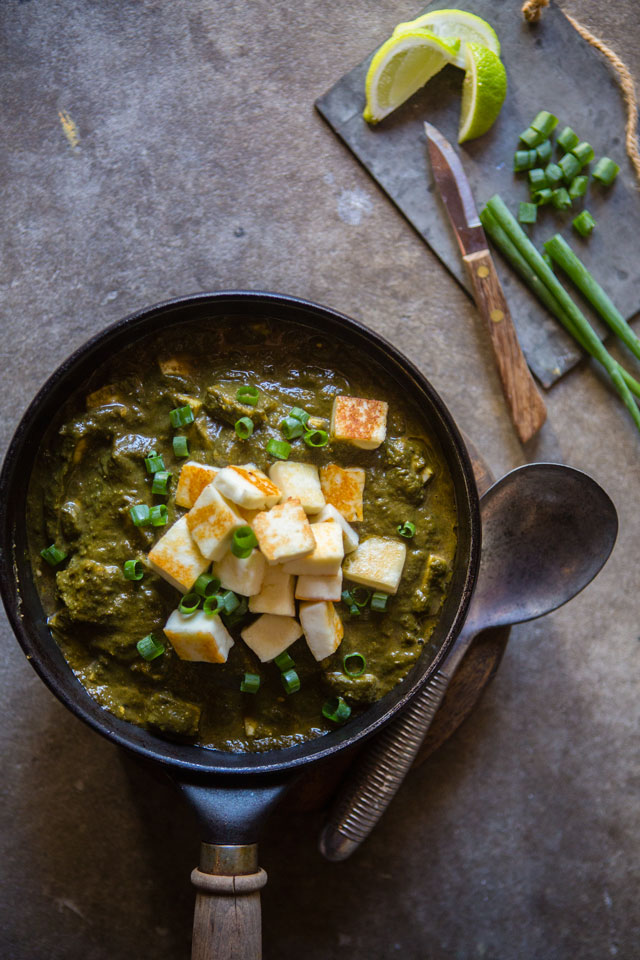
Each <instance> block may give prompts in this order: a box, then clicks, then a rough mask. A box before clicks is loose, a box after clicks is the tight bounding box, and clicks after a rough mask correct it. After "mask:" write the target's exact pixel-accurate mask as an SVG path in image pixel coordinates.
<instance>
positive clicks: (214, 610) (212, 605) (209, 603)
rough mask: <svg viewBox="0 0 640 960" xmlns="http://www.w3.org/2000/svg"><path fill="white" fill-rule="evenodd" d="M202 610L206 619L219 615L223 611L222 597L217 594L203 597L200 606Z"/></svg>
mask: <svg viewBox="0 0 640 960" xmlns="http://www.w3.org/2000/svg"><path fill="white" fill-rule="evenodd" d="M202 609H203V610H204V612H205V613H206V615H207V616H208V617H213V616H214V615H215V614H218V613H220V611H221V610H223V609H224V607H223V606H222V597H221V596H220V595H219V594H214V595H213V596H211V597H205V598H204V602H203V604H202Z"/></svg>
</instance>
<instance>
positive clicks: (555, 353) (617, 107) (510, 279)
mask: <svg viewBox="0 0 640 960" xmlns="http://www.w3.org/2000/svg"><path fill="white" fill-rule="evenodd" d="M453 5H454V4H453V3H452V0H435V2H434V3H432V4H430V5H429V7H428V8H426V9H429V10H436V9H442V8H449V7H451V6H453ZM458 5H459V6H460V7H461V8H463V9H465V10H468V11H469V12H471V13H475V14H477V15H478V16H481V17H483V18H484V19H486V20H488V21H489V23H491V24H492V26H493V27H494V29H495V30H496V32H497V33H498V36H499V38H500V42H501V46H502V53H501V56H502V59H503V61H504V64H505V67H506V69H507V75H508V85H509V87H508V93H507V98H506V100H505V104H504V106H503V108H502V111H501V113H500V116H499V118H498V120H497V121H496V123H495V124H494V126H493V128H492V129H491V130H490V131H489V132H488V133H487V134H485V135H484V136H483V137H480V138H479V139H477V140H471V141H469V142H468V143H465V144H463V145H462V146H459V147H457V149H458V150H459V153H460V156H461V158H462V163H463V166H464V168H465V171H466V173H467V175H468V177H469V181H470V183H471V188H472V190H473V192H474V196H475V199H476V203H477V205H478V208H480V207H481V206H482V205H483V204H484V203H485V202H486V201H487V200H488V199H489V197H491V196H492V195H493V194H494V193H500V194H501V196H502V197H503V199H504V200H505V202H506V203H507V205H508V206H509V207H510V209H511V210H512V211H515V210H517V205H518V202H519V201H520V200H527V199H529V198H528V190H527V186H526V181H525V179H524V177H523V175H522V174H519V175H515V174H514V173H513V172H512V158H513V154H514V152H515V150H516V149H517V148H518V135H519V133H520V132H521V131H522V130H524V129H525V128H526V127H527V126H528V125H529V122H530V121H531V120H532V119H533V117H534V116H535V114H536V113H537V112H538V110H541V109H545V110H550V111H551V112H552V113H554V114H555V115H556V116H557V117H559V119H560V123H559V125H558V130H559V129H561V127H562V126H564V125H565V124H569V125H570V126H571V127H572V128H573V129H574V130H575V131H576V133H578V134H579V135H580V137H581V139H584V140H588V141H589V143H591V144H592V146H593V148H594V150H595V152H596V159H597V158H598V157H600V156H602V155H603V154H604V155H607V156H611V157H612V158H613V159H614V160H615V161H616V162H617V163H618V164H619V165H620V168H621V170H620V173H619V175H618V178H617V180H616V181H615V184H614V186H613V187H612V188H610V189H609V190H607V189H606V188H602V187H599V185H598V184H597V183H595V182H590V185H589V190H588V193H587V197H586V202H585V203H584V204H583V203H582V202H580V201H578V202H577V203H574V206H573V208H572V210H571V211H569V212H568V213H560V212H558V211H556V210H551V209H549V208H547V207H545V208H543V210H541V211H540V215H539V222H538V223H537V224H536V225H535V226H534V227H532V228H530V236H531V239H532V240H533V241H534V243H536V244H537V245H538V246H540V245H541V243H542V241H543V240H546V239H547V238H548V237H550V236H552V235H553V234H554V233H556V232H560V233H562V234H563V236H564V237H565V239H567V240H568V241H569V242H570V243H571V245H572V246H573V247H574V249H575V250H576V252H577V253H578V256H580V257H581V259H582V260H583V261H584V263H585V264H586V266H587V267H588V268H589V269H590V270H592V272H593V273H594V276H595V277H596V278H597V279H598V280H599V281H600V282H601V283H602V285H603V286H604V287H605V289H606V290H607V292H608V293H609V296H610V297H611V298H612V300H613V301H614V303H615V304H616V306H617V307H618V309H619V310H620V312H621V313H622V314H623V315H624V316H625V317H626V318H627V319H630V318H631V317H632V316H633V314H634V313H636V312H637V310H638V309H640V269H639V268H638V265H639V264H640V239H639V238H640V192H639V191H638V190H637V188H636V180H635V177H634V173H633V170H632V168H631V164H630V163H629V161H628V159H627V156H626V153H625V149H624V125H625V111H624V105H623V101H622V96H621V93H620V90H619V88H618V86H617V83H616V81H615V78H614V75H613V73H612V71H611V68H610V67H609V65H608V64H607V62H606V60H605V59H604V58H603V57H602V56H601V55H600V54H599V53H598V52H597V51H596V50H594V48H593V47H591V46H590V45H589V44H588V43H587V42H586V40H583V39H582V37H580V35H579V34H578V33H576V31H575V30H574V28H573V27H572V26H571V24H570V23H569V21H568V20H567V19H566V18H565V17H564V16H563V14H562V12H561V11H560V10H559V8H558V7H555V6H553V5H551V6H550V7H549V8H547V9H546V10H545V11H544V13H543V17H542V20H541V21H540V23H539V24H536V25H530V24H527V23H525V21H524V20H523V18H522V15H521V12H520V7H521V3H520V0H465V2H464V3H460V4H458ZM422 12H425V10H418V9H416V11H415V13H414V14H412V13H411V12H410V11H407V16H406V17H404V19H407V20H408V19H411V17H412V16H416V17H417V16H418V15H419V14H420V13H422ZM385 39H386V38H385V37H380V43H382V42H383V41H384V40H385ZM374 52H375V51H372V54H371V56H373V53H374ZM371 56H369V57H368V58H367V59H366V60H365V61H364V62H363V63H361V64H359V65H358V66H357V67H355V68H354V69H353V70H351V71H350V73H348V74H346V76H344V77H343V78H342V79H341V80H339V81H338V83H336V84H335V86H334V87H332V88H331V89H330V90H329V91H328V92H327V93H325V94H324V96H322V97H320V98H319V99H318V100H317V101H316V107H317V109H318V111H319V112H320V114H321V115H322V116H323V117H324V119H325V120H326V121H327V122H328V123H329V124H330V126H331V127H332V128H333V130H334V131H335V132H336V133H337V134H338V136H339V137H341V138H342V140H343V141H344V142H345V143H346V145H347V146H348V147H349V148H350V149H351V150H352V151H353V153H354V154H355V156H356V157H357V158H358V160H360V162H361V163H362V164H364V166H365V167H366V168H367V170H368V171H369V173H370V174H371V175H372V177H373V178H374V179H375V180H376V181H377V182H378V184H379V185H380V186H381V187H382V189H383V190H384V191H385V192H386V193H387V194H388V196H389V197H390V198H391V200H393V202H394V203H395V204H396V206H397V207H398V208H399V209H400V210H401V211H402V213H403V214H404V215H405V217H406V218H407V219H408V220H409V222H410V223H411V224H412V225H413V226H414V227H415V229H416V230H417V231H418V233H419V234H420V236H421V237H423V239H424V240H426V242H427V243H428V244H429V246H430V247H431V249H432V250H433V251H434V253H436V255H437V256H438V257H439V258H440V260H441V261H442V262H443V263H444V264H445V266H446V267H447V268H448V269H449V270H450V271H451V273H452V274H453V276H454V277H455V278H456V279H457V280H458V282H459V283H460V284H461V285H462V286H463V287H464V288H465V289H466V290H467V292H468V293H470V288H469V284H468V280H467V277H466V274H465V271H464V267H463V264H462V261H461V258H460V254H459V250H458V247H457V244H456V242H455V239H454V236H453V234H452V232H451V229H450V226H449V222H448V220H447V217H446V214H445V212H444V209H443V208H442V205H441V201H440V198H439V196H438V194H437V191H434V184H433V179H432V177H431V170H430V167H429V162H428V157H427V152H426V143H425V137H424V131H423V127H422V121H423V120H425V119H428V120H429V121H430V122H431V123H433V124H435V126H436V127H437V128H438V129H439V130H441V131H442V133H443V134H444V135H445V137H447V139H448V140H450V142H451V143H452V144H456V143H457V131H458V122H459V114H460V90H461V83H462V77H463V73H462V71H461V70H458V69H456V68H455V67H451V66H447V67H445V68H444V70H442V71H441V72H440V73H439V74H437V75H436V76H435V77H434V78H433V79H432V80H430V81H429V83H428V84H427V85H426V86H425V87H423V88H422V90H419V91H418V92H417V93H416V94H415V95H414V96H413V97H412V98H411V99H410V100H409V101H408V102H407V103H405V104H403V106H402V107H400V108H399V109H398V110H396V111H395V112H394V113H392V114H391V115H390V116H388V117H386V118H385V119H384V120H383V121H382V122H381V123H379V124H378V125H377V126H375V127H370V126H368V124H366V123H365V122H364V120H363V119H362V110H363V107H364V103H365V97H364V80H365V76H366V72H367V69H368V66H369V62H370V60H371ZM592 166H593V164H592ZM583 206H587V207H588V209H589V210H590V211H591V213H592V214H593V216H594V217H595V220H596V222H597V227H596V229H595V230H594V232H593V234H592V235H591V237H590V238H589V239H588V240H582V239H581V238H580V237H578V235H577V234H576V232H575V231H574V230H573V229H572V227H571V220H572V219H573V217H575V215H576V213H578V212H579V210H581V209H582V207H583ZM496 262H497V265H498V271H499V274H500V277H501V279H502V282H503V285H504V289H505V293H506V296H507V299H508V301H509V305H510V307H511V312H512V314H513V318H514V322H515V325H516V328H517V331H518V336H519V338H520V343H521V345H522V349H523V351H524V354H525V356H526V358H527V361H528V363H529V366H530V367H531V369H532V370H533V372H534V373H535V375H536V376H537V377H538V379H539V380H540V382H541V383H542V384H543V385H544V386H545V387H549V386H551V385H552V384H553V383H554V382H555V381H556V380H557V379H558V377H560V376H561V375H562V374H563V373H565V372H566V371H567V370H569V369H570V368H571V367H572V366H574V364H575V363H577V361H578V360H579V358H580V356H581V355H580V353H579V350H578V349H577V348H576V347H575V345H574V343H573V341H572V340H571V339H570V338H569V337H568V335H567V334H566V333H565V332H564V330H562V328H561V327H560V325H559V324H558V323H557V322H556V320H555V319H554V318H553V317H551V316H550V315H549V314H548V313H547V312H546V311H545V310H544V309H543V308H542V307H541V306H540V305H539V303H538V301H537V300H535V298H534V297H532V296H531V295H530V294H529V292H528V290H527V289H526V288H525V287H524V285H523V284H522V283H521V282H520V280H519V279H518V278H517V277H516V276H515V274H514V273H513V272H512V271H511V269H510V268H509V267H508V266H507V265H506V263H505V262H504V261H503V260H502V259H501V257H500V255H499V254H496ZM579 302H580V305H581V306H583V307H584V304H583V303H582V302H581V301H579ZM584 311H585V313H586V314H587V316H589V317H590V318H591V319H592V318H593V314H592V313H591V312H590V310H589V309H588V308H587V307H584ZM594 325H595V326H596V328H597V329H598V331H599V333H600V335H602V334H603V328H602V327H601V326H600V325H599V323H598V321H596V322H595V323H594Z"/></svg>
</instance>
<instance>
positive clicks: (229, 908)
mask: <svg viewBox="0 0 640 960" xmlns="http://www.w3.org/2000/svg"><path fill="white" fill-rule="evenodd" d="M191 882H192V883H193V884H194V886H195V887H196V890H197V893H196V906H195V913H194V917H193V942H192V948H191V958H192V960H261V957H262V919H261V911H260V890H261V888H262V887H264V885H265V884H266V882H267V875H266V873H265V872H264V870H261V869H260V867H259V866H258V847H257V844H255V843H250V844H233V845H232V844H228V845H221V844H213V843H203V844H202V846H201V849H200V866H199V867H196V869H195V870H194V871H193V873H192V874H191Z"/></svg>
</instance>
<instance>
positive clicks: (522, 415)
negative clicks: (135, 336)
mask: <svg viewBox="0 0 640 960" xmlns="http://www.w3.org/2000/svg"><path fill="white" fill-rule="evenodd" d="M463 259H464V263H465V266H466V268H467V270H468V272H469V277H470V279H471V283H472V285H473V298H474V300H475V301H476V305H477V307H478V310H479V311H480V313H481V315H482V317H483V319H484V320H485V323H486V325H487V327H488V329H489V336H490V338H491V345H492V346H493V352H494V355H495V358H496V363H497V365H498V372H499V374H500V379H501V381H502V389H503V391H504V395H505V397H506V400H507V403H508V405H509V410H510V411H511V418H512V420H513V423H514V425H515V428H516V430H517V432H518V436H519V437H520V440H521V441H522V442H523V443H526V441H527V440H530V439H531V437H532V436H533V435H534V433H536V432H537V431H538V430H539V429H540V427H541V426H542V424H543V423H544V421H545V420H546V418H547V411H546V408H545V405H544V400H543V399H542V396H541V395H540V391H539V390H538V388H537V387H536V385H535V383H534V380H533V377H532V376H531V373H530V372H529V368H528V366H527V362H526V360H525V359H524V356H523V354H522V350H521V349H520V344H519V343H518V337H517V334H516V331H515V327H514V326H513V320H512V319H511V314H510V313H509V307H508V306H507V301H506V300H505V296H504V293H503V292H502V287H501V286H500V281H499V280H498V275H497V273H496V268H495V266H494V263H493V260H492V259H491V254H490V253H489V251H488V250H480V251H479V252H478V253H471V254H469V255H468V256H466V257H464V258H463Z"/></svg>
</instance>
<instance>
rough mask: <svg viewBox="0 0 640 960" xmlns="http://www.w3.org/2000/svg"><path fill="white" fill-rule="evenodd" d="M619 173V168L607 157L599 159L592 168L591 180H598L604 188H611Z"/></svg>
mask: <svg viewBox="0 0 640 960" xmlns="http://www.w3.org/2000/svg"><path fill="white" fill-rule="evenodd" d="M619 173H620V167H619V166H618V164H617V163H614V162H613V160H610V159H609V157H601V158H600V160H598V162H597V163H596V165H595V167H594V168H593V179H594V180H598V181H599V182H600V183H602V184H603V185H604V186H605V187H609V186H611V184H612V183H613V181H614V180H615V178H616V177H617V176H618V174H619Z"/></svg>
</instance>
